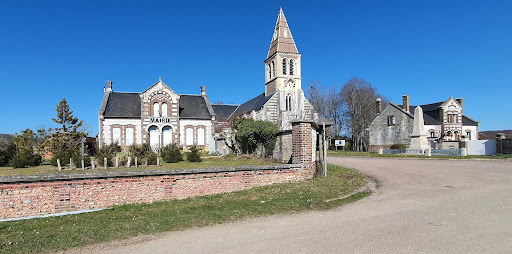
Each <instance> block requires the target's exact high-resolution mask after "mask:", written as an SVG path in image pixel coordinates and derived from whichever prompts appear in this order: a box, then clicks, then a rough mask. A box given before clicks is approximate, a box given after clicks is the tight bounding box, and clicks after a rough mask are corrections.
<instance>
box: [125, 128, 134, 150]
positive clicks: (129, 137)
mask: <svg viewBox="0 0 512 254" xmlns="http://www.w3.org/2000/svg"><path fill="white" fill-rule="evenodd" d="M131 145H133V128H126V146H131Z"/></svg>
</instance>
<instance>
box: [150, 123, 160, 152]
mask: <svg viewBox="0 0 512 254" xmlns="http://www.w3.org/2000/svg"><path fill="white" fill-rule="evenodd" d="M149 145H150V146H151V148H152V149H153V151H156V150H157V149H158V148H159V146H160V133H159V131H158V128H157V127H156V126H151V127H149Z"/></svg>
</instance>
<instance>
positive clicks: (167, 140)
mask: <svg viewBox="0 0 512 254" xmlns="http://www.w3.org/2000/svg"><path fill="white" fill-rule="evenodd" d="M163 135H164V146H168V145H170V144H172V129H171V127H169V126H165V127H164V128H163Z"/></svg>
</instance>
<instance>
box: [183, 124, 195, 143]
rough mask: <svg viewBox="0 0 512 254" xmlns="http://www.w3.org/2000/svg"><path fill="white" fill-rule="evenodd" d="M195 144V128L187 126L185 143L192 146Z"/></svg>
mask: <svg viewBox="0 0 512 254" xmlns="http://www.w3.org/2000/svg"><path fill="white" fill-rule="evenodd" d="M193 144H194V129H192V128H187V129H186V131H185V145H187V146H191V145H193Z"/></svg>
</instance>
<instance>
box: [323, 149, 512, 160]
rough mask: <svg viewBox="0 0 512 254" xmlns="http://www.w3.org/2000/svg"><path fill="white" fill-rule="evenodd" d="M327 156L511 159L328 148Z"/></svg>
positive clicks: (511, 156)
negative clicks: (401, 153) (379, 152)
mask: <svg viewBox="0 0 512 254" xmlns="http://www.w3.org/2000/svg"><path fill="white" fill-rule="evenodd" d="M327 156H364V157H395V158H424V159H429V158H435V159H512V154H497V155H493V156H486V155H468V156H430V157H427V156H423V155H399V154H378V153H372V152H357V151H341V150H338V151H335V150H328V151H327Z"/></svg>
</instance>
